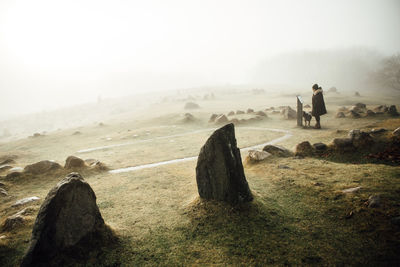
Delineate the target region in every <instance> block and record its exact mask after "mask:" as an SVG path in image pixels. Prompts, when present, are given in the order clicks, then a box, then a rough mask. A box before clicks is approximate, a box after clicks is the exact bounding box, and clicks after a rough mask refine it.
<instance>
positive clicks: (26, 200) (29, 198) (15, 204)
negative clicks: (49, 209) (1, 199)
mask: <svg viewBox="0 0 400 267" xmlns="http://www.w3.org/2000/svg"><path fill="white" fill-rule="evenodd" d="M39 199H40V198H38V197H27V198H23V199H20V200H18V201H17V202H15V203H14V204H12V205H11V207H18V206H22V205H25V204H27V203H31V202H35V201H38V200H39Z"/></svg>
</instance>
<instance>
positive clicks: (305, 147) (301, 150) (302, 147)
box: [294, 141, 314, 157]
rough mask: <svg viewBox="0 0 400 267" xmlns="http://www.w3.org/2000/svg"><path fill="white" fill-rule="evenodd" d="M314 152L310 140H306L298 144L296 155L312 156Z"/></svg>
mask: <svg viewBox="0 0 400 267" xmlns="http://www.w3.org/2000/svg"><path fill="white" fill-rule="evenodd" d="M313 152H314V149H313V147H312V146H311V144H310V142H308V141H304V142H301V143H299V144H297V145H296V150H295V153H294V155H295V156H303V157H305V156H311V155H312V154H313Z"/></svg>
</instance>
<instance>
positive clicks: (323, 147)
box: [313, 143, 328, 152]
mask: <svg viewBox="0 0 400 267" xmlns="http://www.w3.org/2000/svg"><path fill="white" fill-rule="evenodd" d="M313 147H314V149H315V150H316V151H317V152H323V151H325V150H326V149H327V148H328V146H327V145H325V144H324V143H315V144H313Z"/></svg>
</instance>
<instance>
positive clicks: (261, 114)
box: [256, 110, 268, 117]
mask: <svg viewBox="0 0 400 267" xmlns="http://www.w3.org/2000/svg"><path fill="white" fill-rule="evenodd" d="M256 115H258V116H262V117H268V116H267V114H266V113H265V112H263V111H261V110H260V111H257V113H256Z"/></svg>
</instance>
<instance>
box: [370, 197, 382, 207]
mask: <svg viewBox="0 0 400 267" xmlns="http://www.w3.org/2000/svg"><path fill="white" fill-rule="evenodd" d="M380 206H381V198H380V196H379V195H372V196H370V197H369V198H368V208H379V207H380Z"/></svg>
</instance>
